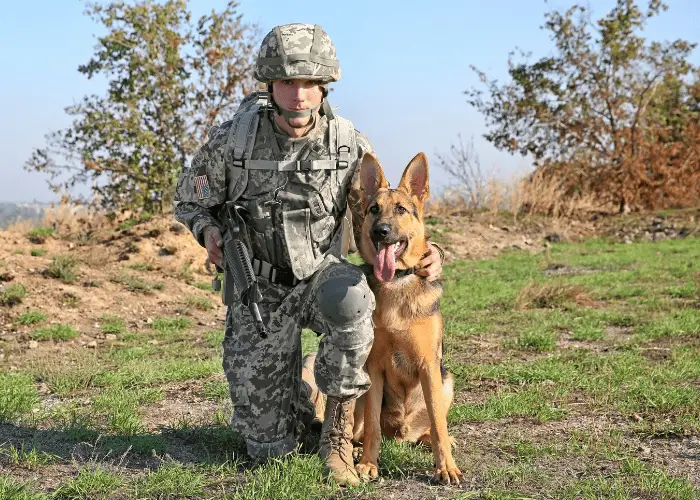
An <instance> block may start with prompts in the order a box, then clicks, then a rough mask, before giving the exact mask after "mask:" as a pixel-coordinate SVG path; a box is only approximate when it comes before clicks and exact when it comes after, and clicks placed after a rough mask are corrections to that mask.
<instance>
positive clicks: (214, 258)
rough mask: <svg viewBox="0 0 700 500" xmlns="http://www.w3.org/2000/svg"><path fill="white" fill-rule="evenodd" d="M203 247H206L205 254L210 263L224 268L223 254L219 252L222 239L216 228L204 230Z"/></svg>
mask: <svg viewBox="0 0 700 500" xmlns="http://www.w3.org/2000/svg"><path fill="white" fill-rule="evenodd" d="M204 246H206V247H207V254H208V255H209V260H210V261H211V263H212V264H216V265H217V266H219V267H224V265H223V260H224V254H223V252H222V250H221V248H222V247H223V246H224V239H223V238H222V237H221V231H220V230H219V228H218V227H216V226H207V227H205V228H204Z"/></svg>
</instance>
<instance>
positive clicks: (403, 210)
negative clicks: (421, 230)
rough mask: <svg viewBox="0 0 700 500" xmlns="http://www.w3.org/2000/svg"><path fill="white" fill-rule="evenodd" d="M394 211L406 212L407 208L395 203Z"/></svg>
mask: <svg viewBox="0 0 700 500" xmlns="http://www.w3.org/2000/svg"><path fill="white" fill-rule="evenodd" d="M396 211H397V212H398V213H399V214H401V215H403V214H407V213H408V209H407V208H406V207H403V206H401V205H396Z"/></svg>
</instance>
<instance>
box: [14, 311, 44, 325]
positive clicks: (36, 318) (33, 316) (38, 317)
mask: <svg viewBox="0 0 700 500" xmlns="http://www.w3.org/2000/svg"><path fill="white" fill-rule="evenodd" d="M46 318H47V316H46V314H44V313H43V312H41V311H27V312H23V313H22V314H20V315H19V316H17V319H16V320H15V321H16V322H17V323H18V324H20V325H33V324H35V323H41V322H43V321H46Z"/></svg>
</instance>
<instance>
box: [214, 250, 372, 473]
mask: <svg viewBox="0 0 700 500" xmlns="http://www.w3.org/2000/svg"><path fill="white" fill-rule="evenodd" d="M348 277H350V278H352V280H355V281H356V282H357V283H358V286H361V287H364V289H366V291H367V294H368V296H369V297H370V298H371V301H370V306H369V307H368V308H367V310H365V311H358V312H359V314H358V317H357V318H355V319H354V320H353V321H351V322H350V323H348V324H331V323H329V322H328V321H327V320H326V319H325V316H323V314H321V312H320V310H319V307H318V296H319V288H320V287H321V285H322V284H324V283H328V282H329V280H335V279H337V278H341V280H340V281H341V282H345V283H347V282H348V280H347V279H345V280H343V279H342V278H348ZM260 287H261V292H262V296H263V300H262V302H261V303H260V313H261V315H262V317H263V320H264V321H265V323H266V324H267V326H268V330H269V333H268V337H267V338H266V339H261V338H260V337H259V335H258V333H257V331H256V330H255V326H254V323H253V321H252V317H251V315H250V312H249V311H248V309H247V308H246V307H245V306H243V305H242V304H240V303H235V304H233V305H231V306H229V308H228V310H227V314H226V336H225V338H224V342H223V348H224V359H223V366H224V372H225V373H226V378H227V380H228V384H229V391H230V395H231V400H232V402H233V417H232V420H231V426H232V428H233V430H234V431H236V432H239V433H240V434H241V435H242V436H243V437H244V439H245V441H246V445H247V451H248V454H249V455H250V456H251V457H252V458H255V459H262V458H265V457H273V456H281V455H285V454H287V453H289V452H291V451H294V450H295V449H296V447H297V440H298V438H299V437H300V436H299V434H300V421H299V418H300V413H303V412H304V411H306V412H307V413H308V412H311V413H312V414H311V415H310V417H312V416H313V406H312V405H311V402H310V400H309V394H308V393H307V390H306V388H305V387H304V385H305V384H302V382H301V371H302V356H301V354H302V351H301V330H302V328H309V329H311V330H313V331H314V332H316V333H317V334H322V335H323V337H322V338H321V341H320V344H319V348H318V354H317V356H316V361H315V364H314V376H315V379H316V384H317V385H318V388H319V389H320V390H321V392H323V393H325V394H326V395H330V396H334V397H342V398H347V399H352V398H356V397H359V396H360V395H362V394H363V393H364V392H366V391H367V389H369V385H370V380H369V375H368V373H367V371H366V368H365V361H366V360H367V357H368V356H369V352H370V349H371V347H372V341H373V340H374V326H373V322H372V312H373V310H374V306H375V300H374V296H373V294H372V292H371V291H370V289H369V286H368V285H367V281H366V278H365V276H364V275H363V274H362V271H361V270H360V269H359V268H358V267H356V266H353V265H352V264H349V263H348V262H346V261H340V260H339V259H337V258H336V257H333V256H329V257H327V258H326V260H324V262H323V264H322V265H321V267H320V269H319V270H318V271H316V273H314V275H312V276H311V277H310V278H309V279H308V280H305V281H302V282H301V283H299V284H298V285H296V286H295V287H285V286H282V285H278V284H273V283H270V282H269V281H267V280H264V279H260ZM364 289H363V290H364Z"/></svg>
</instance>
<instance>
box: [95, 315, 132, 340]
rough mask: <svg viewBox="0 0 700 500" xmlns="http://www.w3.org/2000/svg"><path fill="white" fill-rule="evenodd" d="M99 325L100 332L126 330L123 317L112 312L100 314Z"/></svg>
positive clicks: (119, 332) (117, 332)
mask: <svg viewBox="0 0 700 500" xmlns="http://www.w3.org/2000/svg"><path fill="white" fill-rule="evenodd" d="M99 321H100V325H101V328H102V333H111V334H115V335H116V334H122V333H125V332H126V324H125V323H124V318H122V317H121V316H117V315H114V314H103V315H102V316H100V319H99Z"/></svg>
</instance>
